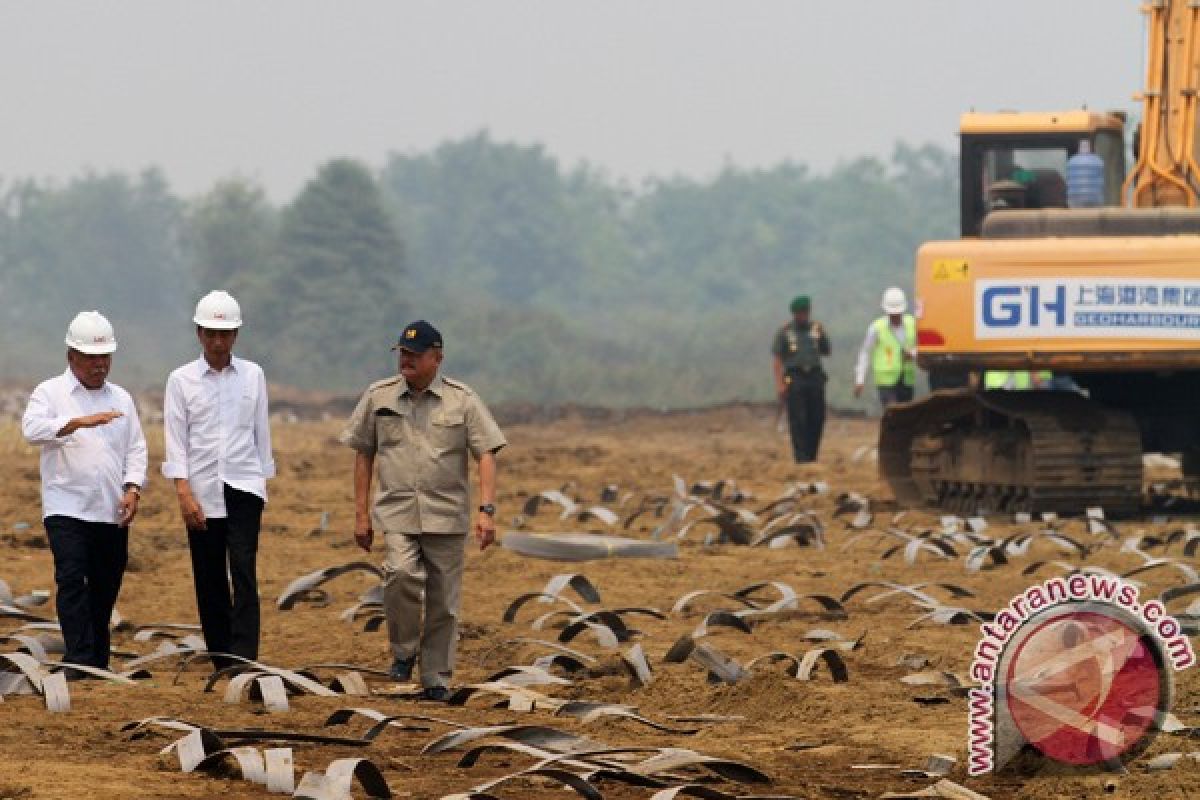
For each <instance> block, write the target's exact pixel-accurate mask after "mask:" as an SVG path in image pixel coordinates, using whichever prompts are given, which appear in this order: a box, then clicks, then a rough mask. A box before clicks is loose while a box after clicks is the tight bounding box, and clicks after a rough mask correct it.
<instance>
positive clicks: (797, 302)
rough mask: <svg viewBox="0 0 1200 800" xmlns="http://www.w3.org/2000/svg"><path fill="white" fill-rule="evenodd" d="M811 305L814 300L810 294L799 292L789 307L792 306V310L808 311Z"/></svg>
mask: <svg viewBox="0 0 1200 800" xmlns="http://www.w3.org/2000/svg"><path fill="white" fill-rule="evenodd" d="M811 305H812V300H810V299H809V297H808V295H806V294H798V295H796V296H795V297H793V298H792V304H791V305H790V306H789V308H791V309H792V312H793V313H795V312H796V311H808V309H809V307H810V306H811Z"/></svg>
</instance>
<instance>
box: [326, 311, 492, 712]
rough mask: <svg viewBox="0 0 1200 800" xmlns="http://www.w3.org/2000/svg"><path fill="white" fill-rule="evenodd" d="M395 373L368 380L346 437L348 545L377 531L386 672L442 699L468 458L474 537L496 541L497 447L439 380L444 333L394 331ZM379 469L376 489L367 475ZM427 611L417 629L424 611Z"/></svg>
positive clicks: (468, 396) (464, 390) (465, 402)
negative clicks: (350, 467)
mask: <svg viewBox="0 0 1200 800" xmlns="http://www.w3.org/2000/svg"><path fill="white" fill-rule="evenodd" d="M392 349H393V350H399V351H400V359H399V361H400V364H399V367H400V369H399V373H400V374H398V375H396V376H394V377H391V378H387V379H385V380H382V381H379V382H377V383H373V384H371V386H369V387H368V388H367V391H366V392H365V393H364V394H363V396H362V399H361V400H359V402H358V406H357V407H355V409H354V413H353V414H352V415H351V416H350V421H349V422H348V423H347V425H346V428H345V429H344V430H343V431H342V434H341V441H342V443H343V444H345V445H347V446H349V447H352V448H354V450H355V451H356V452H355V456H354V512H355V513H354V519H355V522H354V541H355V542H356V543H357V544H358V546H359V547H361V548H362V549H363V550H367V551H370V549H371V545H372V543H373V542H374V539H375V530H376V529H378V530H379V532H380V533H381V534H382V535H383V544H384V548H385V551H386V554H385V556H384V561H383V575H384V588H383V604H384V610H385V612H386V614H387V624H388V643H389V645H390V647H391V651H392V659H393V660H392V666H391V670H390V674H391V677H392V678H393V679H394V680H397V681H408V680H410V679H411V678H412V673H413V666H414V664H415V663H417V662H418V661H419V663H420V670H421V684H422V686H423V691H422V696H423V697H424V698H425V699H426V700H434V701H443V700H445V699H446V698H447V696H448V694H449V690H448V688H447V684H448V682H449V681H450V678H451V676H452V674H453V671H454V657H455V648H456V646H457V639H458V604H459V597H460V596H461V585H462V575H463V563H464V561H465V560H466V559H465V556H464V547H465V544H466V538H467V530H468V528H469V527H470V515H469V513H468V511H469V509H468V506H467V497H468V492H467V456H468V455H470V456H471V457H472V458H473V459H474V460H475V461H476V462H477V463H478V465H479V496H478V500H479V504H480V505H479V508H478V513H477V515H476V516H475V537H476V539H477V540H478V542H479V547H480V548H481V549H482V548H485V547H487V546H488V545H490V544H491V543H492V542H493V541H494V540H495V537H496V506H495V503H496V453H497V452H498V451H499V450H500V449H501V448H502V447H504V445H505V439H504V434H503V433H501V432H500V428H499V427H497V425H496V422H495V420H494V419H492V415H491V412H489V411H488V409H487V406H486V405H484V403H483V400H481V399H480V398H479V395H477V394H475V392H474V391H473V390H472V389H471V388H470V387H468V386H467V385H466V384H463V383H460V382H459V381H456V380H453V379H451V378H443V377H441V376H439V375H438V368H439V367H440V366H441V363H442V335H441V333H439V332H438V330H437V329H436V328H434V327H433V326H432V325H430V324H429V323H428V322H426V321H425V320H417V321H416V322H413V323H412V324H411V325H409V326H408V327H406V328H405V329H404V331H403V332H401V334H400V338H399V341H398V342H397V343H396V346H395V347H393V348H392ZM376 463H378V466H379V489H378V491H376V492H375V493H374V495H372V493H371V479H372V476H373V472H374V470H375V466H376ZM422 610H423V611H424V612H425V614H424V616H425V620H424V629H422V625H421V612H422Z"/></svg>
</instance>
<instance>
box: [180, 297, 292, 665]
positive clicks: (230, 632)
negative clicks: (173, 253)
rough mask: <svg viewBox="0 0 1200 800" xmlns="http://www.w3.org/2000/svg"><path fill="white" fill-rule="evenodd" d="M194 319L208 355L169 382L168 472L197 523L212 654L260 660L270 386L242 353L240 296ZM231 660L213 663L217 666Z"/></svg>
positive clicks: (203, 617) (207, 300) (206, 300)
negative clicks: (237, 345) (238, 349)
mask: <svg viewBox="0 0 1200 800" xmlns="http://www.w3.org/2000/svg"><path fill="white" fill-rule="evenodd" d="M193 321H194V322H195V323H196V337H197V338H198V339H199V340H200V347H201V350H202V351H203V355H202V356H201V357H200V358H198V359H196V360H195V361H193V362H191V363H189V364H184V365H183V366H182V367H180V368H178V369H177V370H175V371H174V372H172V373H171V375H170V377H169V378H167V390H166V397H165V400H164V409H163V434H164V440H165V442H164V443H165V449H166V461H164V462H163V466H162V471H163V475H164V476H166V477H167V478H170V479H172V480H174V482H175V494H176V496H177V498H178V500H179V510H180V513H181V514H182V515H183V523H184V525H186V526H187V533H188V547H189V548H190V550H191V554H192V578H193V580H194V582H195V586H196V607H197V609H198V610H199V612H200V626H201V628H203V629H204V641H205V642H206V643H207V645H208V650H209V652H211V653H221V654H228V653H232V654H233V655H237V656H241V657H242V658H248V659H257V658H258V637H259V604H258V578H257V575H256V560H257V556H258V532H259V526H260V524H261V521H262V510H263V505H264V504H265V503H266V501H267V479H268V478H273V477H275V461H274V459H273V457H272V455H271V429H270V427H269V425H268V421H267V383H266V379H265V378H264V377H263V371H262V368H261V367H259V366H258V365H257V364H255V363H254V362H252V361H246V360H245V359H242V358H238V357H236V356H234V355H233V344H234V342H235V341H237V335H238V328H240V327H241V325H242V311H241V308H240V307H239V306H238V303H237V301H236V300H234V299H233V297H232V296H231V295H229V294H228V293H226V292H222V291H215V292H209V293H208V294H207V295H205V296H204V297H203V298H201V300H200V302H199V303H197V304H196V314H195V317H194V320H193ZM231 579H232V584H233V586H232V592H231V590H230V580H231ZM230 663H231V660H230V659H227V658H222V657H220V656H216V657H214V658H213V666H214V667H217V668H221V667H225V666H229V664H230Z"/></svg>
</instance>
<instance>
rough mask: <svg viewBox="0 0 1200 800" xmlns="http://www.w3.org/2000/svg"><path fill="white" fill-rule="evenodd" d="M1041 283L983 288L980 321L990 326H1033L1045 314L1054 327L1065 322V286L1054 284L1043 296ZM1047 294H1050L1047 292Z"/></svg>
mask: <svg viewBox="0 0 1200 800" xmlns="http://www.w3.org/2000/svg"><path fill="white" fill-rule="evenodd" d="M1042 289H1043V287H1040V286H990V287H988V288H987V289H984V290H983V324H984V325H986V326H988V327H989V328H1019V327H1023V326H1028V327H1033V328H1036V327H1037V326H1039V325H1041V324H1042V317H1043V316H1044V315H1045V316H1046V317H1047V318H1048V319H1047V321H1048V322H1051V323H1052V324H1053V325H1055V326H1057V327H1062V326H1063V325H1066V324H1067V287H1065V286H1055V287H1053V289H1052V297H1051V299H1049V300H1046V299H1043V292H1042ZM1045 294H1046V295H1051V291H1047V292H1046V293H1045Z"/></svg>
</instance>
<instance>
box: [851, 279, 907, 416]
mask: <svg viewBox="0 0 1200 800" xmlns="http://www.w3.org/2000/svg"><path fill="white" fill-rule="evenodd" d="M882 307H883V311H884V316H882V317H880V318H879V319H877V320H875V321H874V322H872V323H871V324H870V326H868V327H867V335H866V337H864V338H863V343H862V347H861V348H859V351H858V362H857V363H856V364H855V366H854V396H855V397H861V396H862V392H863V386H864V385H865V384H866V380H867V364H868V363H870V365H871V371H872V374H873V377H874V379H875V388H876V389H877V390H879V403H880V404H881V405H882V406H883V407H884V408H887V407H888V406H890V405H894V404H896V403H907V402H909V401H911V400H912V399H913V387H914V386H916V383H917V322H916V320H915V319H914V318H913V315H912V314H906V313H905V312H906V311H907V310H908V300H907V299H906V298H905V297H904V290H903V289H901V288H899V287H896V286H893V287H891V288H890V289H888V290H887V291H885V292H884V293H883V303H882Z"/></svg>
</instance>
